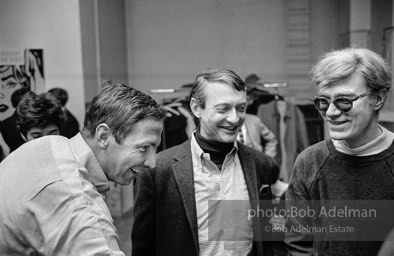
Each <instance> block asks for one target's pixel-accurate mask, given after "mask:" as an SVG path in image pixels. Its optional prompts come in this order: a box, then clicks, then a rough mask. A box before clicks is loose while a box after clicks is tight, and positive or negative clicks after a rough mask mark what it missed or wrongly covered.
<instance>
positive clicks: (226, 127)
mask: <svg viewBox="0 0 394 256" xmlns="http://www.w3.org/2000/svg"><path fill="white" fill-rule="evenodd" d="M220 127H221V128H223V129H225V130H228V131H230V132H234V131H236V130H237V128H238V125H229V126H220Z"/></svg>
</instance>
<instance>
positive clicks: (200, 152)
mask: <svg viewBox="0 0 394 256" xmlns="http://www.w3.org/2000/svg"><path fill="white" fill-rule="evenodd" d="M190 98H191V100H190V108H191V110H192V112H193V115H194V116H196V117H197V118H198V120H199V122H198V123H199V125H198V127H197V129H196V131H195V132H194V133H193V134H192V137H191V138H190V139H189V140H188V141H186V142H184V143H183V144H181V145H178V146H175V147H173V148H170V149H167V150H165V151H162V152H160V153H159V154H158V164H157V167H156V169H154V170H146V171H143V172H140V173H139V176H138V178H137V184H136V187H137V189H136V199H135V208H134V217H135V219H134V225H133V229H132V255H136V256H138V255H144V256H148V255H171V256H177V255H182V256H183V255H210V256H211V255H212V256H214V255H239V256H242V255H262V253H263V246H262V243H261V242H260V241H261V240H260V237H259V233H260V229H259V227H260V226H259V225H258V224H257V225H256V226H253V225H252V224H256V223H252V221H253V220H247V219H246V218H245V219H242V218H241V219H239V221H235V220H234V219H233V218H232V217H230V216H233V215H232V213H233V212H231V210H236V211H237V212H240V213H242V212H243V211H244V210H247V209H249V208H250V207H253V208H254V207H256V202H257V201H258V200H259V199H260V200H263V199H267V200H268V199H270V198H271V197H270V196H271V194H270V191H269V185H270V184H272V183H274V182H275V180H276V179H277V177H278V172H279V170H278V167H277V166H276V165H275V163H274V161H273V160H272V159H271V158H270V157H267V156H266V155H264V154H263V153H261V152H259V151H257V150H254V149H251V148H250V147H246V146H244V145H243V144H242V143H237V141H236V139H237V136H238V133H239V131H240V130H241V127H242V125H243V123H244V120H245V112H246V104H247V103H246V84H245V83H244V82H243V81H242V79H241V78H240V77H239V76H238V75H237V74H236V73H234V72H233V71H231V70H228V69H207V70H205V71H203V72H201V73H200V74H199V75H198V76H197V77H196V79H195V82H194V85H193V87H192V89H191V95H190ZM232 200H238V201H237V202H239V203H238V204H239V205H238V204H237V203H233V204H232V205H231V207H229V209H230V211H229V212H227V211H224V212H221V213H220V211H218V212H216V211H215V210H213V209H217V207H218V206H219V205H218V204H220V202H223V203H225V202H234V201H232ZM208 202H212V203H213V204H211V205H210V208H209V206H208ZM241 204H242V205H241ZM208 208H209V209H208ZM208 212H211V213H213V214H214V215H213V216H211V215H210V216H209V214H208ZM226 214H229V215H226ZM216 218H218V219H223V218H224V219H226V221H227V222H228V225H226V224H225V223H227V222H226V221H224V222H223V225H220V224H218V225H217V226H216V225H213V226H210V230H208V222H209V223H211V224H212V223H215V221H216V220H218V219H216ZM208 219H209V220H208ZM232 220H234V221H232ZM256 221H258V220H256ZM216 231H217V233H216ZM210 234H211V235H213V237H210ZM215 234H218V237H216V236H215Z"/></svg>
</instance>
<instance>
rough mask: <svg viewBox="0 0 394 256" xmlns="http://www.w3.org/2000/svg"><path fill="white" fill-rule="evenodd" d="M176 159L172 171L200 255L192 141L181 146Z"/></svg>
mask: <svg viewBox="0 0 394 256" xmlns="http://www.w3.org/2000/svg"><path fill="white" fill-rule="evenodd" d="M174 158H175V161H176V163H175V164H173V165H172V169H173V172H174V176H175V180H176V182H177V185H178V189H179V193H180V195H181V199H182V203H183V207H184V209H185V213H186V216H187V220H188V222H189V226H190V229H191V230H192V235H193V240H194V245H195V247H196V251H197V254H198V253H199V245H198V231H197V213H196V200H195V192H194V177H193V163H192V155H191V148H190V139H189V140H188V141H186V142H185V143H183V144H182V145H181V146H180V148H179V151H178V152H177V154H176V155H175V157H174Z"/></svg>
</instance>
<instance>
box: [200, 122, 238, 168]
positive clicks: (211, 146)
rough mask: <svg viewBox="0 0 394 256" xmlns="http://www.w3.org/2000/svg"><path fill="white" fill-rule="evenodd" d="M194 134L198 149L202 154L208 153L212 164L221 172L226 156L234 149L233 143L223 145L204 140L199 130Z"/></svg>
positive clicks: (222, 143) (223, 143)
mask: <svg viewBox="0 0 394 256" xmlns="http://www.w3.org/2000/svg"><path fill="white" fill-rule="evenodd" d="M194 134H195V138H196V141H197V143H198V145H199V146H200V148H201V149H202V150H203V151H204V153H209V155H210V157H211V160H212V162H213V163H214V164H216V165H217V167H218V168H219V170H221V169H222V165H223V162H224V159H225V158H226V155H227V154H228V153H230V151H231V150H232V149H233V148H234V142H230V143H225V142H219V141H214V140H209V139H206V138H204V137H203V136H202V135H201V134H200V132H199V129H197V130H196V132H195V133H194Z"/></svg>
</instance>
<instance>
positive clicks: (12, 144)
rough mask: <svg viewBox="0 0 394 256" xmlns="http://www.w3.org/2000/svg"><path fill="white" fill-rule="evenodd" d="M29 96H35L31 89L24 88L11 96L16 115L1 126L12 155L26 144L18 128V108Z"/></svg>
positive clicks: (0, 130)
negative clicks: (24, 98)
mask: <svg viewBox="0 0 394 256" xmlns="http://www.w3.org/2000/svg"><path fill="white" fill-rule="evenodd" d="M27 94H34V93H33V92H32V91H30V89H29V88H27V87H23V88H20V89H17V90H16V91H14V92H13V93H12V95H11V104H12V107H14V108H15V111H14V113H13V114H12V115H11V116H10V117H8V118H6V119H4V120H3V121H2V122H1V125H0V132H1V134H2V136H3V139H4V142H5V143H6V144H7V146H8V147H9V149H10V151H9V152H10V153H11V152H13V151H14V150H15V149H17V148H18V147H19V146H20V145H22V144H23V143H25V140H24V139H23V138H22V135H21V133H20V132H19V130H18V128H17V127H16V117H17V115H16V108H17V106H18V104H19V102H20V101H21V100H22V99H23V97H25V96H26V95H27Z"/></svg>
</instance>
